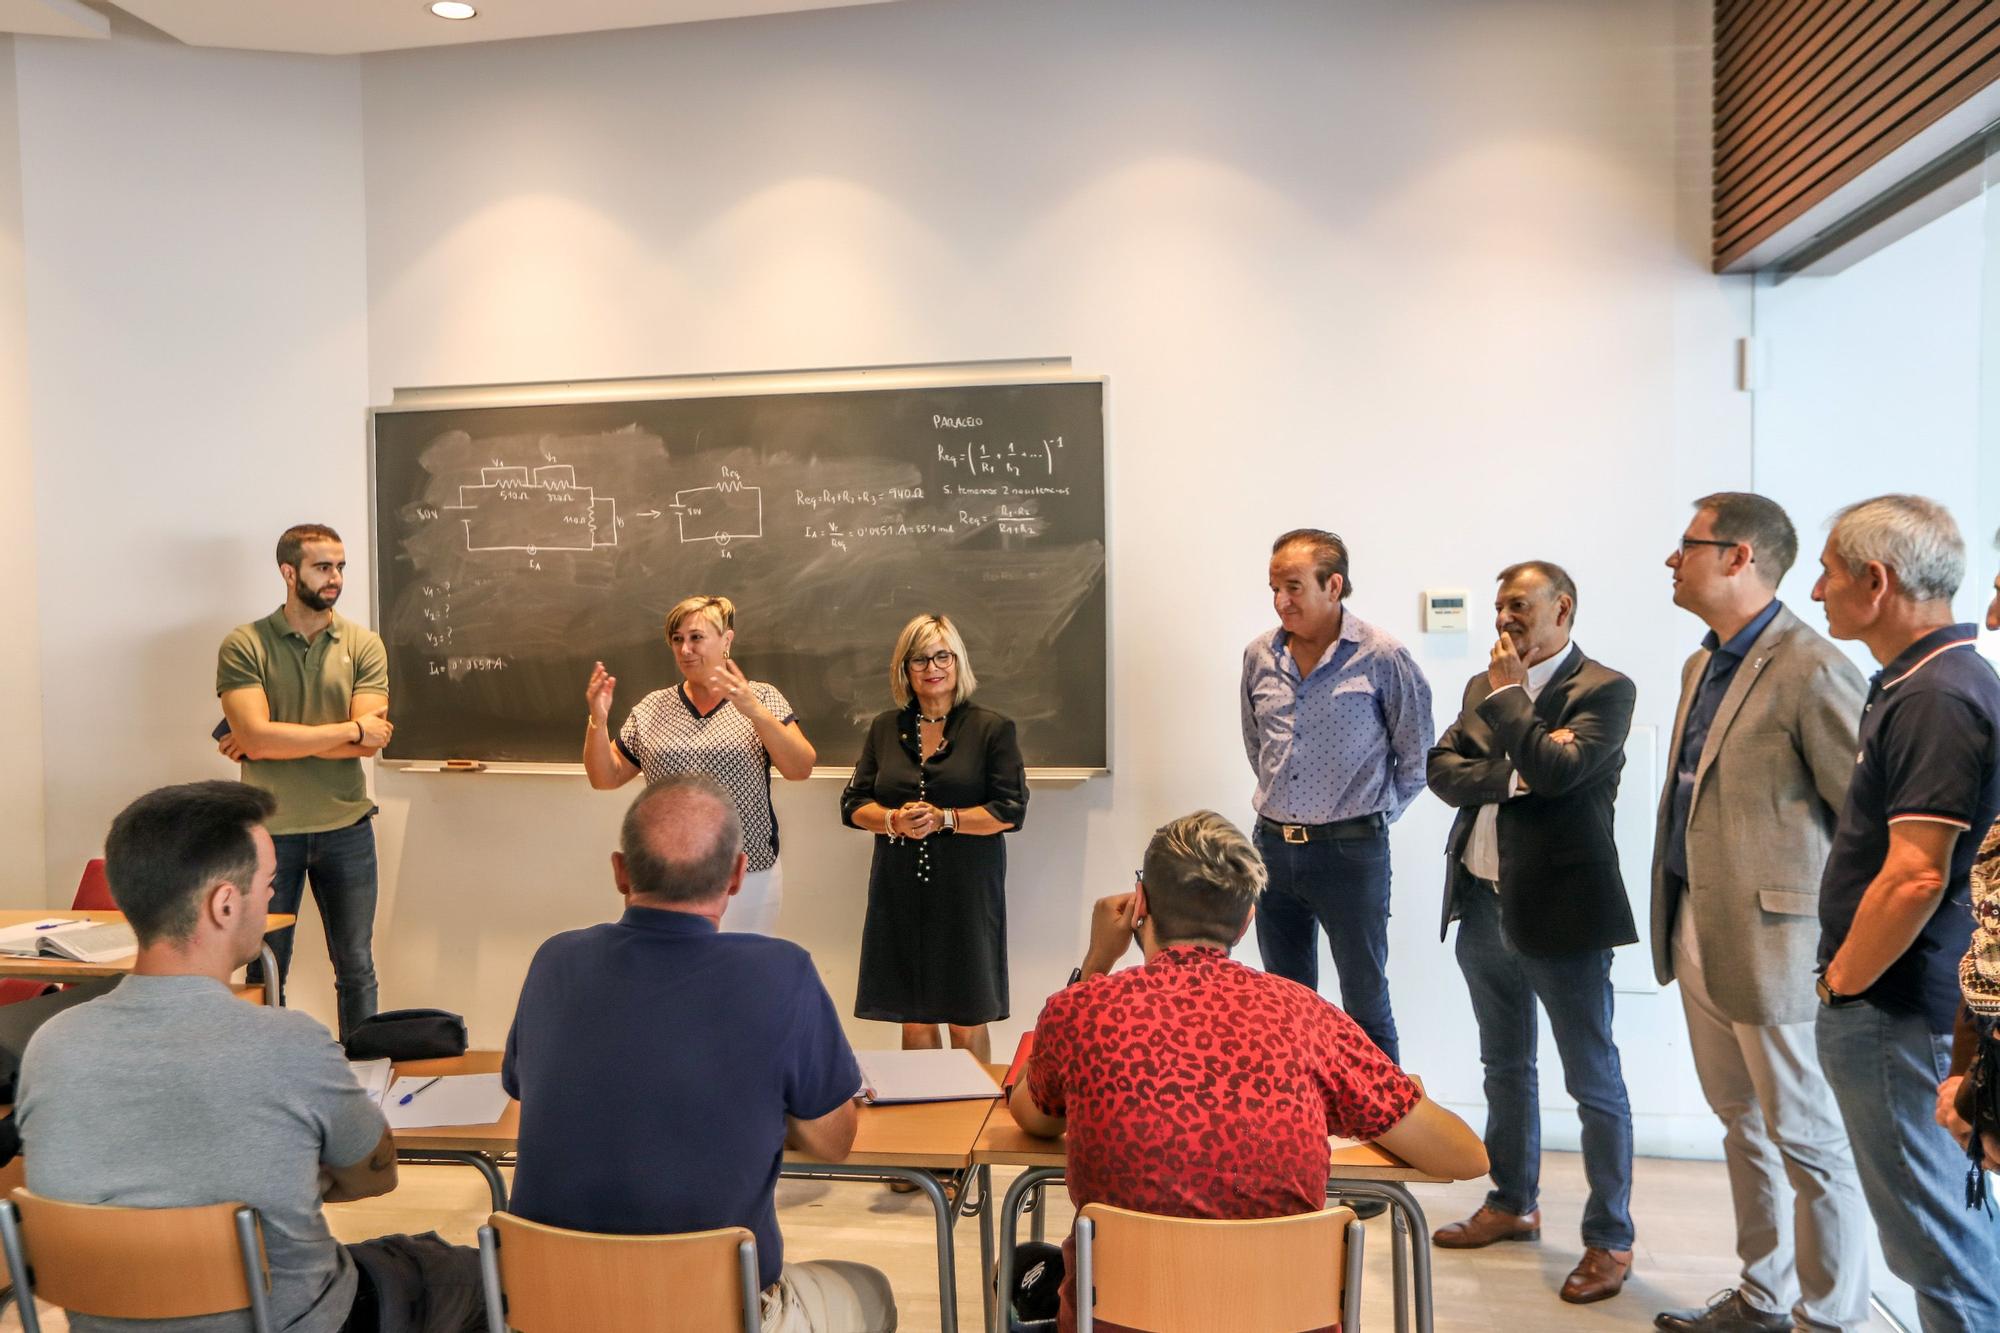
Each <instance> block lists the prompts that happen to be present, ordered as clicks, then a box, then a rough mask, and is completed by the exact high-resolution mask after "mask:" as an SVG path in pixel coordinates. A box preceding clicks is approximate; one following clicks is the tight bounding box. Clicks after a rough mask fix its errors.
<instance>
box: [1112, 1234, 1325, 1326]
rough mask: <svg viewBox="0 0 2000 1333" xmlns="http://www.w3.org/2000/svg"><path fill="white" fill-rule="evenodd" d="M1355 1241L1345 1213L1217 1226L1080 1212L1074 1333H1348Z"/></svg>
mask: <svg viewBox="0 0 2000 1333" xmlns="http://www.w3.org/2000/svg"><path fill="white" fill-rule="evenodd" d="M1364 1234H1365V1233H1364V1232H1363V1230H1362V1227H1361V1223H1360V1222H1358V1221H1356V1220H1355V1217H1354V1210H1353V1209H1351V1208H1327V1209H1324V1210H1322V1211H1320V1212H1317V1213H1300V1214H1298V1215H1297V1216H1294V1217H1270V1218H1258V1219H1255V1220H1252V1221H1245V1222H1217V1221H1211V1220H1208V1219H1206V1218H1188V1217H1159V1216H1156V1215H1154V1214H1152V1213H1135V1212H1131V1211H1130V1210H1128V1209H1124V1208H1112V1207H1109V1206H1107V1205H1105V1204H1101V1203H1093V1204H1086V1205H1085V1206H1084V1210H1083V1214H1082V1216H1081V1217H1079V1218H1078V1219H1077V1223H1076V1305H1077V1311H1076V1316H1077V1320H1076V1327H1077V1333H1091V1329H1092V1327H1093V1326H1094V1325H1095V1322H1096V1320H1098V1319H1104V1320H1108V1321H1110V1322H1111V1323H1114V1324H1123V1325H1125V1326H1126V1327H1127V1328H1141V1329H1146V1330H1148V1333H1200V1331H1204V1330H1211V1329H1218V1328H1227V1329H1241V1330H1243V1331H1244V1333H1300V1331H1301V1330H1304V1329H1318V1328H1329V1327H1331V1326H1333V1325H1335V1324H1338V1325H1339V1326H1340V1329H1341V1333H1355V1330H1357V1329H1358V1328H1359V1327H1360V1324H1361V1242H1362V1237H1363V1236H1364Z"/></svg>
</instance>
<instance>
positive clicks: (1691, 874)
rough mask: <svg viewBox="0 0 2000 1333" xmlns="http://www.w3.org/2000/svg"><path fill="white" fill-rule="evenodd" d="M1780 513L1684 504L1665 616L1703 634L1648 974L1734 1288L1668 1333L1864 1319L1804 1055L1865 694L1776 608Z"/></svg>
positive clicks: (1827, 1096) (1784, 553) (1864, 1220)
mask: <svg viewBox="0 0 2000 1333" xmlns="http://www.w3.org/2000/svg"><path fill="white" fill-rule="evenodd" d="M1798 549H1799V542H1798V535H1797V533H1795V532H1794V531H1793V529H1792V524H1791V521H1790V520H1789V519H1788V518H1786V516H1785V511H1784V510H1783V509H1781V508H1779V507H1778V506H1777V505H1776V504H1774V503H1772V502H1771V501H1770V500H1767V499H1765V498H1764V497H1762V496H1760V495H1749V494H1744V493H1740V492H1729V491H1725V492H1722V493H1720V494H1717V495H1710V496H1706V497H1704V498H1702V499H1700V500H1697V501H1695V515H1694V518H1693V519H1692V520H1691V521H1690V522H1689V523H1688V526H1687V529H1686V532H1685V535H1683V536H1682V538H1681V541H1680V545H1679V546H1677V547H1676V548H1675V549H1674V552H1673V554H1671V555H1669V556H1668V557H1667V566H1668V568H1670V569H1672V570H1673V571H1674V604H1675V605H1676V606H1679V607H1682V608H1684V609H1686V610H1688V611H1692V612H1694V614H1696V615H1697V616H1700V617H1701V618H1702V620H1704V621H1705V622H1707V624H1708V627H1709V632H1708V634H1707V635H1706V636H1705V637H1704V639H1703V640H1702V647H1701V649H1700V650H1699V651H1697V652H1696V653H1695V654H1694V656H1692V657H1690V658H1689V659H1688V660H1687V665H1686V666H1685V667H1683V668H1682V670H1681V699H1680V707H1679V709H1678V711H1677V712H1676V714H1675V717H1674V730H1673V739H1672V741H1671V743H1670V744H1669V747H1668V750H1667V753H1668V755H1669V756H1670V757H1671V758H1672V760H1673V766H1672V768H1671V770H1670V771H1669V773H1668V775H1667V784H1666V789H1665V790H1664V791H1663V792H1662V793H1661V795H1660V813H1659V827H1658V830H1657V836H1656V837H1655V838H1654V842H1653V931H1652V934H1653V968H1654V971H1655V972H1656V973H1657V974H1658V976H1659V979H1660V982H1661V984H1662V985H1664V984H1665V983H1667V982H1669V981H1673V980H1676V979H1678V980H1679V981H1680V983H1681V1003H1682V1005H1683V1007H1684V1008H1685V1009H1686V1011H1687V1022H1688V1039H1689V1046H1690V1048H1691V1050H1692V1051H1693V1054H1694V1064H1695V1072H1696V1073H1697V1074H1698V1075H1699V1076H1700V1079H1701V1089H1702V1093H1703V1095H1704V1096H1706V1097H1707V1098H1708V1104H1709V1106H1710V1108H1711V1109H1713V1110H1714V1112H1715V1114H1716V1115H1717V1116H1718V1117H1719V1118H1720V1119H1721V1120H1722V1123H1723V1127H1724V1134H1723V1140H1722V1147H1723V1155H1724V1157H1725V1158H1726V1159H1727V1161H1728V1165H1729V1189H1730V1194H1731V1197H1732V1198H1733V1199H1734V1201H1735V1206H1736V1253H1737V1255H1738V1256H1739V1257H1740V1258H1741V1259H1742V1260H1743V1275H1742V1278H1741V1279H1740V1281H1739V1282H1738V1285H1737V1286H1736V1287H1735V1288H1734V1289H1733V1290H1730V1291H1725V1292H1723V1293H1721V1294H1720V1295H1718V1296H1717V1297H1716V1298H1715V1300H1714V1301H1712V1302H1711V1303H1710V1304H1709V1305H1708V1307H1707V1308H1706V1309H1699V1310H1675V1311H1669V1312H1667V1313H1665V1314H1662V1315H1660V1316H1659V1318H1658V1319H1656V1320H1655V1321H1654V1322H1655V1325H1656V1326H1657V1327H1659V1328H1662V1329H1666V1330H1669V1331H1670V1333H1687V1331H1689V1330H1701V1331H1702V1333H1749V1331H1750V1330H1780V1329H1790V1328H1793V1327H1795V1326H1796V1327H1797V1328H1800V1329H1852V1328H1858V1327H1860V1326H1861V1325H1862V1324H1863V1323H1865V1322H1866V1321H1867V1318H1868V1249H1869V1222H1868V1209H1867V1204H1866V1202H1865V1200H1864V1199H1863V1198H1862V1195H1861V1186H1860V1182H1859V1181H1858V1180H1857V1178H1856V1176H1855V1172H1854V1158H1853V1154H1852V1152H1851V1150H1850V1148H1849V1146H1848V1139H1847V1132H1846V1129H1845V1128H1844V1126H1843V1125H1842V1122H1841V1118H1840V1112H1839V1109H1838V1107H1837V1106H1836V1105H1835V1103H1834V1099H1833V1091H1832V1089H1831V1088H1829V1087H1828V1086H1827V1082H1826V1077H1825V1075H1823V1074H1822V1073H1821V1072H1820V1065H1819V1055H1818V1051H1817V1049H1816V1047H1815V1044H1814V1039H1813V1022H1814V1016H1815V1014H1816V1012H1817V1010H1818V1002H1817V1000H1816V999H1815V997H1814V994H1813V973H1814V963H1815V960H1816V957H1817V950H1818V947H1819V933H1820V930H1819V882H1820V873H1821V870H1822V868H1823V867H1824V866H1825V863H1826V857H1827V850H1828V847H1829V845H1830V843H1831V840H1832V837H1833V828H1834V824H1835V822H1836V820H1837V819H1838V816H1839V812H1840V806H1841V802H1842V800H1843V798H1844V797H1845V795H1846V792H1847V783H1848V780H1849V779H1850V778H1851V777H1852V776H1853V773H1854V755H1855V750H1856V746H1857V740H1856V731H1857V728H1858V726H1859V723H1860V718H1861V706H1862V700H1863V697H1864V696H1865V694H1866V693H1867V688H1866V686H1865V685H1864V684H1863V682H1862V679H1861V673H1860V672H1859V671H1857V670H1855V668H1854V666H1853V665H1852V664H1851V663H1850V662H1848V660H1847V659H1846V658H1845V657H1843V656H1842V655H1841V653H1840V651H1839V650H1838V649H1836V648H1835V647H1834V646H1833V645H1832V644H1831V643H1828V642H1827V641H1826V640H1825V639H1823V638H1821V637H1820V636H1819V635H1818V634H1816V633H1814V632H1813V631H1812V630H1810V629H1808V628H1806V626H1805V625H1804V624H1803V623H1802V622H1801V621H1800V620H1799V619H1798V618H1797V617H1796V616H1794V615H1793V614H1792V613H1791V612H1790V611H1788V610H1786V609H1785V607H1784V605H1783V604H1782V603H1780V602H1779V601H1778V600H1777V587H1778V582H1779V580H1781V579H1782V578H1783V577H1784V575H1785V571H1786V570H1787V569H1789V568H1790V567H1791V564H1792V561H1793V559H1794V558H1796V556H1797V555H1798Z"/></svg>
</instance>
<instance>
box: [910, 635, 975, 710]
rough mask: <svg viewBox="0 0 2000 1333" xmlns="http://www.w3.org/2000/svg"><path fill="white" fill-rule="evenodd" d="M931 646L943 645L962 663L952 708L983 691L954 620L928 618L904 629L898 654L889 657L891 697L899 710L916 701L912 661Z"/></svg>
mask: <svg viewBox="0 0 2000 1333" xmlns="http://www.w3.org/2000/svg"><path fill="white" fill-rule="evenodd" d="M927 643H938V644H942V645H943V646H944V647H946V648H949V649H950V650H951V655H952V656H953V657H956V658H957V659H958V687H957V688H956V689H955V690H953V691H952V696H951V706H952V707H953V708H956V707H958V706H959V705H960V704H962V703H964V702H965V701H966V700H967V699H970V698H971V697H972V692H973V691H974V690H976V689H978V688H979V678H978V677H977V676H975V675H973V674H972V659H971V658H970V657H968V656H966V653H965V640H964V639H961V638H960V637H959V636H958V626H956V625H954V624H952V623H951V617H950V616H934V615H929V614H925V615H921V616H917V617H915V618H914V619H912V620H911V621H910V623H909V624H907V625H905V626H903V632H902V633H901V634H898V635H897V636H896V650H895V652H893V653H891V654H890V656H889V697H890V698H892V699H894V700H895V701H896V706H897V707H898V708H907V707H909V706H910V700H911V699H913V698H915V697H916V696H915V695H914V694H913V693H912V692H911V690H910V658H911V657H913V656H915V655H916V653H917V651H918V650H919V649H920V648H922V647H923V646H924V645H925V644H927Z"/></svg>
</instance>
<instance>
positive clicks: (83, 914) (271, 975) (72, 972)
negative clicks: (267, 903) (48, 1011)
mask: <svg viewBox="0 0 2000 1333" xmlns="http://www.w3.org/2000/svg"><path fill="white" fill-rule="evenodd" d="M58 916H60V917H67V918H69V919H70V920H72V921H102V922H106V923H110V922H122V921H124V920H125V914H124V913H123V912H105V911H87V910H84V909H82V908H75V907H64V908H43V909H41V910H39V911H29V910H26V909H24V908H7V909H4V910H0V930H4V929H6V928H7V927H8V926H25V925H29V924H31V923H33V922H36V921H45V920H48V919H49V918H51V917H58ZM297 922H298V917H296V916H292V915H288V914H286V913H283V912H276V913H273V914H272V916H271V920H270V925H269V926H268V927H266V929H268V930H283V929H284V928H285V927H286V926H290V925H295V924H297ZM258 957H259V958H260V959H261V960H262V962H263V964H264V1003H265V1004H270V1005H275V1004H277V1003H278V1002H279V1000H280V999H281V998H282V993H281V983H280V982H279V979H278V960H277V958H276V957H275V956H273V954H272V953H271V946H270V945H269V944H268V943H266V944H264V945H262V946H261V947H260V948H259V950H258ZM131 970H132V959H130V958H121V959H119V960H118V961H116V962H113V963H79V962H76V961H75V960H73V959H69V958H51V957H48V956H47V955H43V956H41V957H37V958H17V957H14V956H13V955H10V954H0V977H26V978H28V979H29V980H31V981H98V980H102V979H103V978H105V977H122V976H124V975H125V974H126V973H128V972H130V971H131Z"/></svg>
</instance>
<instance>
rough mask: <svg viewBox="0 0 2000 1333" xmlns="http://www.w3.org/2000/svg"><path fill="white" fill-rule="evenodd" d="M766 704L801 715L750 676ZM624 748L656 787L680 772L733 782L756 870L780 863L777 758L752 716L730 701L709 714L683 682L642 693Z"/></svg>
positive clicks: (786, 714) (789, 716)
mask: <svg viewBox="0 0 2000 1333" xmlns="http://www.w3.org/2000/svg"><path fill="white" fill-rule="evenodd" d="M750 688H751V689H753V690H755V691H756V692H757V699H758V702H760V703H762V704H763V705H764V707H765V708H766V709H767V710H769V712H770V714H771V716H772V717H775V718H777V719H778V721H779V722H781V723H786V722H791V721H793V720H795V719H796V718H797V716H798V714H796V713H794V712H793V711H792V706H791V704H789V703H787V702H786V701H785V696H784V695H782V694H780V693H778V691H777V689H776V688H775V687H773V686H770V685H766V684H765V683H764V682H762V681H760V680H753V681H751V682H750ZM617 743H618V752H619V753H620V754H622V755H624V756H625V758H626V759H628V760H629V761H631V764H632V766H633V767H634V768H636V769H638V770H639V771H640V772H642V773H644V774H645V775H646V783H647V785H648V786H651V785H652V784H653V783H655V782H660V781H663V780H665V779H667V778H670V777H672V776H674V775H675V774H677V773H705V774H707V775H708V776H709V777H712V778H714V779H715V780H716V781H717V782H720V783H721V784H722V785H723V787H724V788H726V789H727V790H728V792H729V794H730V796H731V797H732V798H734V800H735V802H736V813H737V815H738V816H739V817H740V818H741V819H742V820H743V851H744V854H745V855H747V856H748V857H749V858H750V870H751V873H753V874H754V873H756V872H757V871H759V870H769V869H770V868H771V867H772V866H773V865H776V864H777V861H778V816H777V814H776V812H774V811H773V810H772V809H771V756H770V754H769V753H768V752H767V751H766V750H765V749H764V742H763V741H761V740H759V739H758V738H757V729H756V728H755V727H753V726H751V725H750V719H749V718H747V717H745V716H743V714H741V713H739V712H737V711H736V706H735V705H734V704H731V703H729V702H727V701H726V700H725V701H724V702H722V703H719V704H717V705H716V706H715V707H714V708H713V709H711V710H710V711H709V713H708V715H707V716H706V717H704V716H702V715H701V714H700V713H697V712H695V711H694V705H693V704H692V703H690V702H689V701H688V697H687V691H686V690H685V689H684V688H683V687H681V686H679V685H676V686H674V687H673V688H672V689H669V690H654V691H653V692H652V693H651V694H649V695H647V696H646V697H645V698H643V699H641V700H640V701H639V703H638V706H637V707H635V708H634V709H633V710H632V713H631V716H629V717H627V718H626V719H625V725H624V726H622V727H620V728H619V729H618V738H617Z"/></svg>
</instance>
